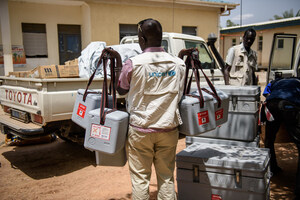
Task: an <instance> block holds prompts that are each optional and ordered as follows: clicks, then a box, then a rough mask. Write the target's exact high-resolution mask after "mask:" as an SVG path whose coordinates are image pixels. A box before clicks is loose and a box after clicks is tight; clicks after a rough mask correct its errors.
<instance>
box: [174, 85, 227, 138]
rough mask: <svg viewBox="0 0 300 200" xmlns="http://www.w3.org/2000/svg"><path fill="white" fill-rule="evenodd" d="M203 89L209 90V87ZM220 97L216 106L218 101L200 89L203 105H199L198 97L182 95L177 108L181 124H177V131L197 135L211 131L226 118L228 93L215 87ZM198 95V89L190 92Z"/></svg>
mask: <svg viewBox="0 0 300 200" xmlns="http://www.w3.org/2000/svg"><path fill="white" fill-rule="evenodd" d="M205 89H207V90H209V91H211V90H210V88H209V87H206V88H205ZM216 91H217V94H218V96H219V97H220V99H221V106H220V107H218V101H217V100H216V99H215V98H214V97H213V96H212V95H211V94H208V93H206V92H205V91H202V94H203V99H204V106H203V108H201V107H200V102H199V99H198V98H195V97H191V96H184V97H183V99H182V100H181V102H180V106H179V110H180V115H181V118H182V122H183V124H182V125H180V126H179V132H180V133H182V134H184V135H192V136H194V135H199V134H203V133H204V132H207V131H211V130H213V129H215V128H216V127H217V126H219V125H221V124H224V123H225V122H226V121H227V118H228V106H229V98H228V95H227V94H226V93H225V92H223V91H221V90H218V89H216ZM192 94H193V95H194V96H199V93H198V91H197V92H193V93H192Z"/></svg>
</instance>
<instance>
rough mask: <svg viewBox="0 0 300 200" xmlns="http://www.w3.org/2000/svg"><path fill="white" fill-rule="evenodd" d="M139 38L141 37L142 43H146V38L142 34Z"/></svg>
mask: <svg viewBox="0 0 300 200" xmlns="http://www.w3.org/2000/svg"><path fill="white" fill-rule="evenodd" d="M141 39H142V42H143V44H146V42H147V39H146V38H145V37H144V36H142V37H141Z"/></svg>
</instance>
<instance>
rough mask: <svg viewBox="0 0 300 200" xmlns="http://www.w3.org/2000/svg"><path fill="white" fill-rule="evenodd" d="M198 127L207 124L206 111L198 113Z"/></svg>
mask: <svg viewBox="0 0 300 200" xmlns="http://www.w3.org/2000/svg"><path fill="white" fill-rule="evenodd" d="M198 121H199V125H203V124H207V123H208V122H209V117H208V111H207V110H206V111H203V112H199V113H198Z"/></svg>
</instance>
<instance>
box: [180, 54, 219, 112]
mask: <svg viewBox="0 0 300 200" xmlns="http://www.w3.org/2000/svg"><path fill="white" fill-rule="evenodd" d="M185 64H186V68H187V69H186V73H185V83H184V94H185V95H188V96H192V97H195V98H198V99H199V102H200V108H203V106H204V98H203V94H202V92H201V90H203V91H205V92H207V91H208V90H207V89H205V88H204V89H201V87H200V75H199V69H200V70H201V72H202V74H203V75H204V77H205V80H206V82H207V83H208V85H209V87H210V89H211V90H212V93H213V95H212V96H213V97H214V98H216V99H217V101H218V107H220V106H221V103H222V101H221V99H220V97H219V96H218V94H217V91H216V89H215V87H214V86H213V84H212V83H211V81H210V80H209V78H208V77H207V76H206V74H205V73H204V71H203V69H202V66H201V62H200V60H199V51H198V50H197V49H195V50H194V51H192V53H191V54H190V55H188V57H187V59H186V62H185ZM190 69H192V70H193V74H194V75H195V81H196V84H197V89H198V93H199V96H197V95H192V94H189V93H190V89H191V84H192V79H193V74H192V75H191V77H190V79H189V82H188V83H187V80H188V74H189V70H190ZM207 93H209V94H211V92H210V91H208V92H207Z"/></svg>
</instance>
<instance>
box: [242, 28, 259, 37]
mask: <svg viewBox="0 0 300 200" xmlns="http://www.w3.org/2000/svg"><path fill="white" fill-rule="evenodd" d="M247 33H253V35H254V36H256V31H255V30H254V28H248V29H247V30H246V31H245V32H244V36H243V37H245V36H246V35H247Z"/></svg>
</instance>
